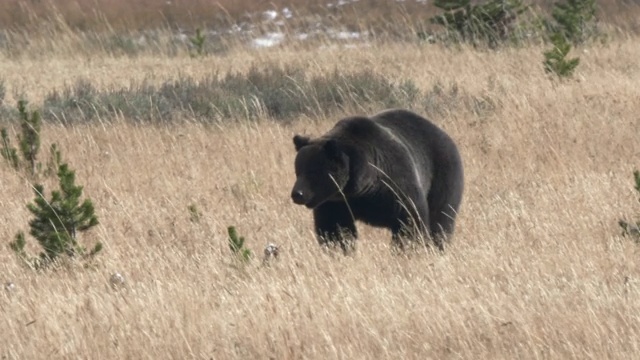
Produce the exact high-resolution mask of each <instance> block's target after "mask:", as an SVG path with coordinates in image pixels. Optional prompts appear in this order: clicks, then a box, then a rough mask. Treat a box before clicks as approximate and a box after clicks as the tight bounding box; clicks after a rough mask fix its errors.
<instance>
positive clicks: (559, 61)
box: [544, 33, 580, 78]
mask: <svg viewBox="0 0 640 360" xmlns="http://www.w3.org/2000/svg"><path fill="white" fill-rule="evenodd" d="M551 41H552V43H553V49H551V50H549V51H546V52H544V70H545V72H547V73H551V74H555V75H557V76H558V77H560V78H565V77H570V76H571V75H573V71H574V70H575V69H576V67H577V66H578V64H580V58H573V59H567V55H568V54H569V51H571V44H569V43H568V42H567V40H566V39H565V37H564V36H563V35H562V34H561V33H555V34H553V35H552V36H551Z"/></svg>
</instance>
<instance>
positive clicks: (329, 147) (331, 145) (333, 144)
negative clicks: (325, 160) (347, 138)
mask: <svg viewBox="0 0 640 360" xmlns="http://www.w3.org/2000/svg"><path fill="white" fill-rule="evenodd" d="M324 151H325V152H326V153H327V156H328V157H329V158H330V159H334V160H340V159H341V157H340V154H341V153H342V152H341V151H340V148H339V147H338V142H337V141H336V140H335V139H329V140H327V142H326V143H324Z"/></svg>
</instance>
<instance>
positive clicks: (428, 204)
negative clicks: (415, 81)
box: [291, 109, 464, 252]
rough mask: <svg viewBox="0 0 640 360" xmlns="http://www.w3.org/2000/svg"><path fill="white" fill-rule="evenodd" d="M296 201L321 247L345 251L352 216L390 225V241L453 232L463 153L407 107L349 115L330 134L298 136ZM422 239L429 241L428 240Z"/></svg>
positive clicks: (443, 237)
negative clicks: (308, 211)
mask: <svg viewBox="0 0 640 360" xmlns="http://www.w3.org/2000/svg"><path fill="white" fill-rule="evenodd" d="M293 143H294V145H295V149H296V152H297V153H296V158H295V174H296V182H295V185H294V186H293V190H292V191H291V198H292V200H293V202H294V203H295V204H298V205H305V206H306V207H307V208H309V209H313V217H314V223H315V233H316V235H317V238H318V242H319V243H320V244H321V245H328V244H331V243H333V244H338V245H340V246H341V247H342V249H343V250H344V251H345V252H347V251H348V249H350V248H352V246H353V242H354V241H355V239H356V238H357V230H356V226H355V220H359V221H362V222H364V223H367V224H369V225H371V226H375V227H384V228H388V229H390V230H391V233H392V245H394V246H396V247H399V248H401V249H403V248H404V246H405V245H406V241H407V240H421V241H424V240H429V239H430V240H431V242H430V243H433V244H435V245H436V246H437V247H438V249H440V250H444V243H445V242H446V241H447V240H448V238H449V237H450V236H451V235H452V234H453V231H454V226H455V220H456V216H457V213H458V208H459V207H460V202H461V201H462V192H463V188H464V184H463V183H464V174H463V169H462V159H461V157H460V154H459V152H458V148H457V147H456V144H455V143H454V142H453V140H452V139H451V138H450V137H449V135H447V134H446V133H445V132H444V131H443V130H442V129H440V128H438V127H437V126H436V125H435V124H433V123H432V122H430V121H429V120H427V119H425V118H424V117H422V116H420V115H418V114H415V113H414V112H411V111H408V110H403V109H389V110H386V111H382V112H380V113H377V114H375V115H373V116H369V117H366V116H352V117H347V118H344V119H342V120H340V121H338V122H337V124H336V125H335V126H334V127H333V129H331V130H330V131H329V132H327V133H326V134H324V135H322V136H320V137H318V138H315V139H311V138H309V137H304V136H301V135H295V136H294V137H293ZM430 243H429V242H427V243H425V244H426V245H428V244H430Z"/></svg>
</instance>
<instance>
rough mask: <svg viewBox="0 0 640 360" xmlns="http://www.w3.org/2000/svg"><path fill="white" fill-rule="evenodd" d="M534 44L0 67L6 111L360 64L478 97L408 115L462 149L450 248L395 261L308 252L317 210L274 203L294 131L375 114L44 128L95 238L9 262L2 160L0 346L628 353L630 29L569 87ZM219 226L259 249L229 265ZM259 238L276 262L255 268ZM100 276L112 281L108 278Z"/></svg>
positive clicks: (23, 193) (583, 51)
mask: <svg viewBox="0 0 640 360" xmlns="http://www.w3.org/2000/svg"><path fill="white" fill-rule="evenodd" d="M49 41H53V40H49ZM544 49H545V48H544V47H542V46H530V47H525V48H520V49H515V48H513V49H512V48H505V49H501V50H499V51H474V50H473V49H466V48H463V49H461V50H456V49H448V48H445V47H442V46H439V45H429V44H416V43H397V44H394V43H389V42H382V43H376V42H372V43H370V44H369V45H368V46H359V47H345V46H333V47H323V48H310V47H295V46H290V47H287V46H285V47H279V48H268V49H259V50H251V49H246V48H233V49H231V50H230V51H229V52H228V53H227V54H225V55H223V56H206V57H203V58H196V59H192V58H189V57H188V56H174V57H161V56H151V55H141V56H137V57H104V56H102V55H100V54H98V55H94V56H90V55H87V54H82V55H78V56H74V54H60V55H59V56H58V55H57V53H55V54H54V55H55V56H53V55H52V56H50V57H48V58H47V57H42V56H35V57H33V58H29V57H28V56H22V57H21V58H19V59H15V58H11V57H8V58H3V59H2V61H0V78H1V79H4V81H5V86H6V87H7V98H6V99H5V101H6V102H7V103H10V104H12V103H14V101H15V100H16V99H15V98H14V94H25V95H27V96H28V98H29V99H30V101H31V104H32V105H33V106H36V105H38V104H41V103H42V101H43V99H44V97H45V95H46V94H47V93H48V92H49V91H51V90H52V89H61V88H62V87H63V86H65V85H66V84H70V83H73V82H74V81H75V80H76V79H78V78H89V79H90V80H91V82H92V83H93V84H94V85H95V86H96V87H97V88H99V89H107V88H112V87H121V86H128V85H129V84H130V83H131V82H132V81H139V80H141V79H143V78H147V79H152V80H155V81H157V82H159V83H160V82H162V81H165V80H167V79H172V78H173V77H174V76H175V74H176V73H180V74H186V75H189V76H193V77H195V78H198V77H203V76H205V75H209V74H211V72H212V71H214V70H215V71H219V72H221V73H225V72H226V71H231V70H233V71H241V72H242V71H246V70H247V69H249V68H250V67H251V66H252V65H256V64H257V65H259V64H266V63H278V64H282V65H285V66H289V65H300V66H304V67H305V68H306V69H307V70H308V72H309V74H319V75H322V74H328V73H329V72H331V71H333V69H334V68H335V67H336V66H339V67H340V68H341V69H343V70H344V71H352V70H357V69H360V68H363V67H366V68H370V69H372V70H374V71H375V72H376V73H380V74H384V75H385V76H386V77H388V78H389V79H412V80H413V81H414V82H415V84H416V85H417V86H418V87H419V88H420V89H422V90H424V91H427V90H430V89H432V88H433V87H434V85H435V84H441V86H442V87H443V88H444V89H449V90H450V89H452V88H454V87H457V88H458V89H460V91H461V92H463V93H464V94H466V96H468V97H475V98H482V99H487V100H488V101H489V103H490V104H492V105H491V106H490V107H489V109H485V110H484V111H474V108H473V106H456V105H455V104H449V105H448V106H445V107H443V108H441V109H440V110H438V111H435V110H434V109H432V108H430V107H429V106H428V105H424V104H422V105H421V106H420V107H419V108H418V107H417V108H416V109H417V110H418V111H419V112H421V113H423V114H425V115H427V116H429V117H431V118H432V119H433V120H434V121H435V122H436V123H437V124H439V125H440V126H441V127H442V128H444V129H445V130H446V131H448V132H449V133H450V134H451V135H452V137H453V138H454V139H455V141H456V142H457V143H458V144H459V147H460V150H461V153H462V156H463V160H464V165H465V172H466V189H465V195H464V200H463V205H462V210H461V213H460V217H459V221H458V225H457V232H456V236H455V238H454V241H453V242H452V244H451V245H450V246H449V247H448V248H447V250H446V252H445V253H444V254H438V253H431V252H428V251H416V252H411V253H409V254H407V256H395V255H392V254H391V253H390V246H389V243H390V234H389V233H388V232H386V231H383V230H379V229H373V228H371V227H368V226H365V225H363V224H360V225H359V229H360V231H361V236H360V240H359V243H358V248H357V251H356V253H355V254H354V255H352V256H348V257H345V256H342V255H340V254H336V253H330V252H329V253H327V252H323V251H321V250H320V249H319V248H318V246H317V244H316V242H315V239H314V235H313V233H312V218H311V213H310V211H308V210H307V209H305V208H303V207H299V206H295V205H294V204H293V203H292V202H291V200H290V198H289V193H290V189H291V186H292V185H293V181H294V174H293V159H294V156H295V152H294V149H293V144H292V141H291V137H292V136H293V134H295V133H298V132H299V133H304V134H308V135H314V136H315V135H319V134H321V133H322V132H324V131H326V130H328V129H329V128H330V127H331V126H332V125H333V123H334V122H335V121H336V120H338V118H339V117H340V116H343V115H346V114H353V113H371V112H373V111H377V110H381V108H380V107H379V106H377V105H376V104H373V105H363V106H361V107H357V106H356V107H351V108H348V109H346V110H345V111H343V112H342V113H338V114H336V115H335V116H334V117H331V118H320V117H317V116H314V115H313V114H312V115H309V116H300V117H299V119H297V121H294V122H286V123H285V122H277V121H272V120H270V119H268V118H266V117H265V118H263V119H259V120H258V121H253V122H234V123H224V122H219V123H218V122H216V123H212V124H206V125H205V124H202V123H199V122H195V121H192V119H190V118H188V117H186V118H185V119H184V122H183V123H180V124H178V123H175V124H140V123H132V122H130V121H127V119H122V118H120V119H117V120H115V121H113V122H104V123H101V122H92V123H87V124H75V125H68V126H62V125H57V124H53V123H47V124H45V126H44V128H43V148H44V149H46V148H47V147H48V145H49V144H50V143H52V142H54V141H55V142H58V143H59V144H60V147H61V149H62V151H63V156H64V158H65V159H67V160H68V161H69V163H70V165H71V167H72V168H73V169H75V170H76V171H77V182H78V183H79V184H81V185H83V186H84V191H85V194H86V195H87V196H89V197H90V198H91V199H92V200H93V202H94V204H95V206H96V211H97V215H98V217H99V220H100V224H99V225H98V226H97V227H95V228H93V229H92V230H90V231H89V232H88V233H87V234H83V235H82V238H81V241H83V242H86V243H87V244H93V243H94V242H95V241H101V242H102V243H103V244H104V246H105V248H104V250H103V252H102V253H100V254H99V255H98V256H97V257H96V259H95V261H94V262H92V263H90V265H89V266H88V267H83V266H82V264H75V263H70V264H67V265H66V266H64V267H62V268H59V269H56V270H48V271H43V272H39V273H38V272H33V271H30V270H28V269H27V268H25V267H24V266H22V265H21V263H20V262H19V261H18V260H17V259H16V257H15V256H14V254H13V253H12V252H11V251H10V250H9V248H8V246H7V244H8V242H9V241H11V240H12V239H13V237H14V236H15V234H16V232H17V231H19V230H24V231H27V230H28V221H29V219H30V214H29V213H28V211H27V209H26V207H25V205H26V203H27V202H29V201H31V200H32V191H31V189H30V186H29V183H28V181H27V180H26V179H25V177H24V176H22V175H21V174H20V173H18V172H15V171H13V170H12V169H10V168H9V166H7V165H6V164H5V163H1V164H0V179H1V180H0V194H2V196H0V208H2V209H4V210H3V211H2V212H0V224H2V225H0V239H2V240H1V241H2V246H1V247H0V280H2V282H3V283H4V282H9V281H10V282H12V283H13V284H15V287H14V288H13V289H11V290H6V291H4V289H3V291H2V292H0V311H1V313H2V316H1V317H0V358H2V359H45V358H47V359H48V358H52V359H58V358H65V359H68V358H73V359H77V358H83V359H120V358H123V359H124V358H126V359H187V358H194V359H299V358H305V359H460V358H462V359H632V358H636V357H637V356H638V355H637V354H639V353H640V340H639V339H640V249H639V248H638V244H635V243H634V242H633V241H632V240H631V239H630V238H628V237H623V236H620V228H619V227H618V225H617V222H618V220H619V219H621V218H624V219H628V220H632V219H633V220H638V218H639V217H640V203H639V202H638V201H637V198H638V194H637V193H635V191H634V189H633V179H632V171H633V170H634V169H635V168H639V167H640V138H639V136H638V134H640V115H639V114H640V86H638V84H640V63H638V60H637V59H638V58H640V41H639V39H638V38H637V37H636V36H629V37H627V38H624V37H619V38H615V39H611V40H610V41H609V42H607V43H606V44H604V45H590V46H588V47H585V48H580V49H577V50H576V51H575V55H579V56H580V58H581V64H580V65H579V67H578V70H577V72H576V75H575V77H574V79H572V80H568V81H564V82H559V81H551V80H549V78H548V77H547V76H546V75H545V74H544V71H543V70H542V52H543V51H544ZM449 90H447V91H449ZM416 106H417V105H416ZM0 124H7V122H5V121H4V119H0ZM8 124H10V133H11V134H12V135H13V134H15V133H16V132H17V131H18V128H17V127H16V126H15V125H11V123H8ZM46 184H47V187H46V190H47V191H48V190H49V189H50V188H51V185H52V183H51V182H47V183H46ZM191 205H195V206H196V207H197V209H199V210H200V211H201V213H202V216H201V217H200V219H199V221H191V219H190V213H189V210H188V207H189V206H191ZM229 225H235V226H236V227H237V229H238V231H239V232H240V234H241V235H243V236H245V237H246V239H247V246H248V247H249V248H250V249H252V250H253V251H254V253H255V255H256V257H255V258H254V260H253V261H252V262H250V263H249V264H248V265H246V266H245V267H240V268H239V267H238V265H237V264H236V263H234V262H233V261H232V258H231V255H230V252H229V249H228V247H227V235H226V229H227V226H229ZM29 241H30V250H31V251H32V252H35V251H36V250H37V249H36V247H35V246H34V243H35V240H34V239H32V238H29ZM268 243H274V244H277V245H278V246H279V247H280V251H281V253H280V256H279V258H278V259H277V260H276V261H272V262H270V263H269V266H264V265H263V264H262V262H261V256H262V255H261V254H262V250H263V249H264V247H265V246H266V245H267V244H268ZM114 272H119V273H121V274H122V275H123V276H124V277H125V279H126V283H125V287H124V288H121V289H116V290H114V289H112V288H111V287H110V286H109V277H110V276H111V274H112V273H114Z"/></svg>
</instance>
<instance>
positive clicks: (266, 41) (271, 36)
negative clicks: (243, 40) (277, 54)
mask: <svg viewBox="0 0 640 360" xmlns="http://www.w3.org/2000/svg"><path fill="white" fill-rule="evenodd" d="M282 40H284V34H283V33H276V32H272V33H267V34H265V35H264V36H262V37H259V38H255V39H253V40H252V41H251V44H252V45H253V47H257V48H262V47H271V46H275V45H278V44H280V43H281V42H282Z"/></svg>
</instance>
